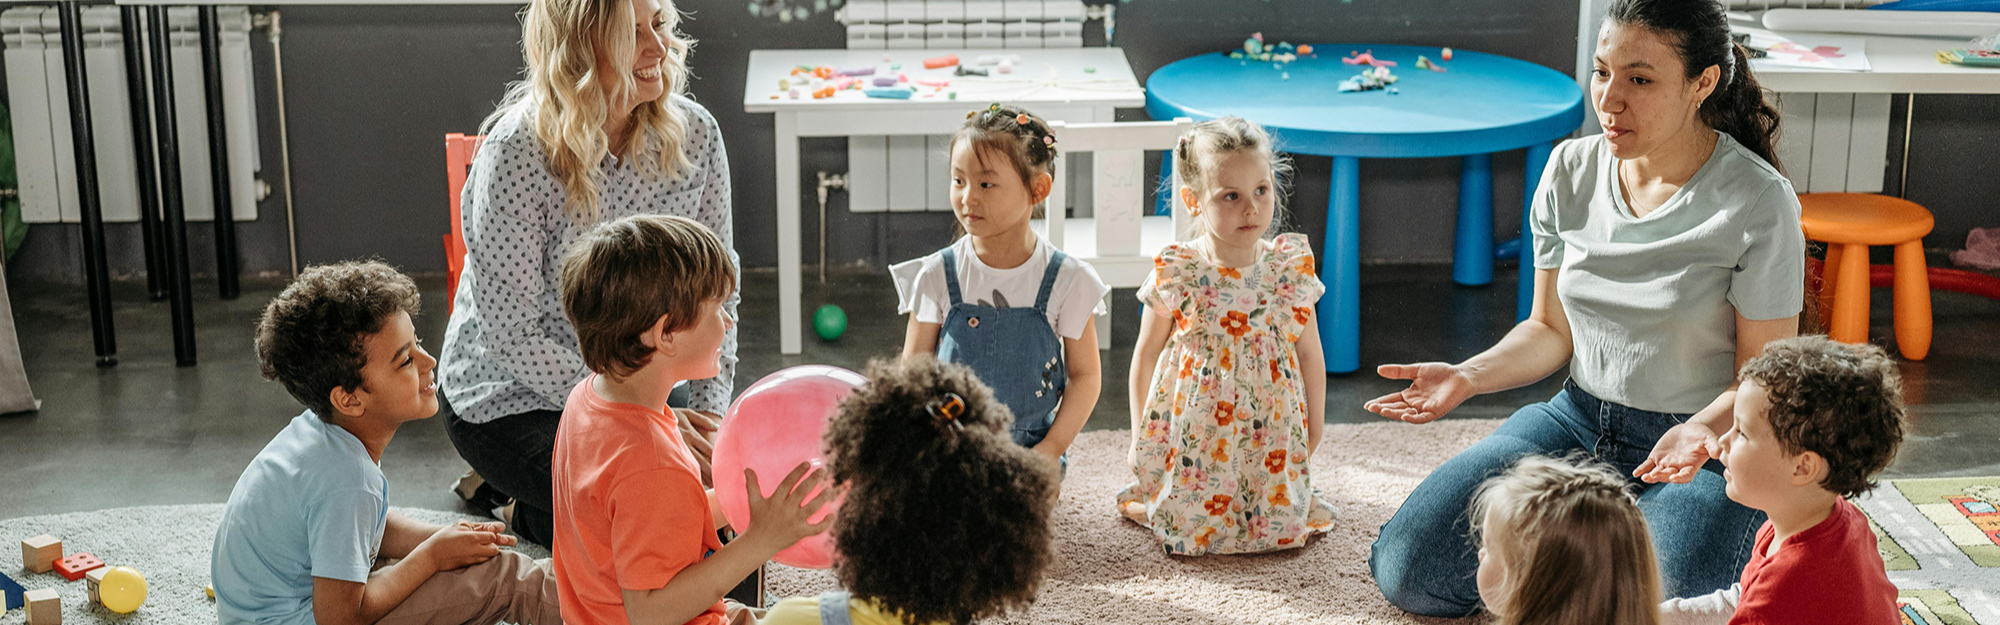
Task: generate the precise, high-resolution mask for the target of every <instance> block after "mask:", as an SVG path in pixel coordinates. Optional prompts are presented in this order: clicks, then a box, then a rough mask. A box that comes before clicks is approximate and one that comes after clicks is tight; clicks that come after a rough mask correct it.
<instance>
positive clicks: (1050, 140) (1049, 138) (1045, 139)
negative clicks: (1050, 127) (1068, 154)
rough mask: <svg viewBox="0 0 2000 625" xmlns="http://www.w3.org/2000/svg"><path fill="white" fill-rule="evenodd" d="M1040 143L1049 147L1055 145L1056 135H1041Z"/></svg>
mask: <svg viewBox="0 0 2000 625" xmlns="http://www.w3.org/2000/svg"><path fill="white" fill-rule="evenodd" d="M1042 145H1046V146H1049V147H1056V136H1055V135H1042Z"/></svg>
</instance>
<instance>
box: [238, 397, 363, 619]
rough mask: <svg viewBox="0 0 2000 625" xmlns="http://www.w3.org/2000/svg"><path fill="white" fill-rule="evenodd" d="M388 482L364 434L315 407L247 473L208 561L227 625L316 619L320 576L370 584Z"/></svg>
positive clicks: (295, 421)
mask: <svg viewBox="0 0 2000 625" xmlns="http://www.w3.org/2000/svg"><path fill="white" fill-rule="evenodd" d="M388 515H389V481H388V479H386V478H384V477H383V476H382V466H381V465H379V464H376V462H375V461H374V460H373V459H371V458H369V457H368V450H367V448H365V447H362V445H361V439H358V438H355V437H354V435H353V434H350V433H348V432H347V430H345V429H342V428H341V427H340V426H337V425H334V424H331V423H327V422H325V421H321V420H320V419H319V417H318V416H316V415H314V414H313V413H312V411H310V410H308V411H306V412H305V413H304V414H301V415H299V416H297V417H294V418H293V419H292V422H291V424H290V425H287V426H285V429H284V431H281V432H278V436H277V437H276V438H273V439H271V443H270V444H268V445H265V446H264V451H261V452H258V453H257V457H256V458H255V459H253V460H251V461H250V466H249V467H246V468H244V469H243V477H241V478H238V479H237V480H236V489H235V490H233V491H230V493H229V505H228V506H227V507H226V508H224V509H223V512H222V526H221V528H220V529H218V530H216V532H215V551H214V553H213V554H212V555H211V556H210V560H209V567H210V576H211V578H212V580H211V581H212V583H213V584H214V585H215V600H216V607H217V609H216V613H217V616H218V617H219V618H220V620H221V622H222V624H223V625H234V624H238V623H261V624H286V625H314V620H313V606H312V590H313V579H312V578H314V577H324V578H327V579H337V580H341V581H348V582H364V583H365V582H367V581H368V573H369V571H371V570H373V568H374V563H375V554H376V552H377V550H379V549H380V548H381V546H382V531H383V528H384V527H385V526H386V523H387V522H388V518H389V516H388Z"/></svg>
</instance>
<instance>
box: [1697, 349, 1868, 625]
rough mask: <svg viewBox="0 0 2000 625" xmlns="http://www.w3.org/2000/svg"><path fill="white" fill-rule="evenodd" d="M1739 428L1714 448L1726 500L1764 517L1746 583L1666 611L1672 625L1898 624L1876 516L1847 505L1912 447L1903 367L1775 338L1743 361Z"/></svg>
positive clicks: (1864, 352) (1855, 352) (1856, 352)
mask: <svg viewBox="0 0 2000 625" xmlns="http://www.w3.org/2000/svg"><path fill="white" fill-rule="evenodd" d="M1738 377H1740V378H1741V379H1742V381H1743V384H1742V387H1741V388H1740V390H1738V391H1737V393H1736V425H1735V427H1734V428H1731V429H1730V431H1728V432H1726V433H1724V434H1723V435H1722V438H1721V443H1720V447H1721V449H1720V450H1710V453H1711V454H1713V455H1714V456H1715V457H1717V458H1720V459H1721V460H1722V463H1723V464H1724V465H1725V466H1727V467H1728V470H1726V471H1724V472H1723V474H1722V475H1723V477H1724V478H1725V479H1727V480H1728V484H1729V485H1728V493H1729V498H1730V499H1732V500H1735V501H1736V502H1737V503H1741V504H1743V505H1745V506H1748V507H1751V508H1755V509H1758V510H1762V511H1764V513H1765V514H1768V515H1770V520H1769V521H1766V522H1765V523H1764V527H1763V528H1762V529H1759V530H1758V531H1757V543H1756V550H1755V551H1754V552H1753V553H1752V554H1751V556H1750V563H1749V565H1747V566H1745V567H1743V577H1742V581H1741V582H1740V583H1738V584H1736V585H1734V586H1732V587H1730V588H1728V589H1725V590H1720V591H1717V592H1715V593H1713V594H1709V595H1703V596H1701V597H1695V598H1691V599H1673V600H1669V601H1667V602H1666V603H1664V604H1662V605H1661V606H1660V607H1661V611H1662V612H1663V616H1665V617H1666V618H1665V621H1666V622H1668V623H1723V622H1727V623H1730V624H1731V625H1789V624H1794V623H1796V624H1800V625H1806V624H1813V623H1851V624H1855V625H1891V624H1894V623H1899V622H1901V617H1900V616H1899V613H1898V612H1897V609H1896V587H1895V586H1894V585H1892V584H1890V583H1889V576H1888V574H1887V572H1886V571H1884V570H1883V565H1882V557H1881V556H1880V555H1879V554H1878V553H1877V551H1876V544H1875V533H1874V531H1873V530H1871V529H1869V526H1868V518H1867V517H1865V516H1862V514H1861V510H1860V509H1859V508H1856V507H1855V506H1854V504H1853V503H1851V502H1849V501H1847V499H1848V498H1850V497H1856V496H1859V495H1861V494H1862V493H1865V492H1868V491H1869V490H1871V489H1873V488H1874V487H1875V483H1874V481H1872V479H1871V478H1872V477H1873V476H1874V475H1875V474H1876V473H1878V472H1880V471H1881V470H1882V469H1885V468H1887V467H1888V466H1889V462H1890V461H1891V460H1893V459H1895V456H1896V447H1897V446H1898V445H1899V444H1901V443H1902V441H1903V392H1902V384H1901V381H1900V376H1898V375H1897V373H1896V364H1895V362H1893V361H1891V360H1889V356H1888V355H1887V354H1885V353H1883V351H1882V348H1879V347H1875V346H1873V345H1846V344H1842V343H1836V342H1834V341H1832V340H1830V339H1828V338H1826V337H1824V336H1802V337H1795V338H1788V339H1784V340H1780V341H1774V342H1772V343H1770V344H1769V345H1766V346H1765V347H1764V353H1763V355H1761V356H1758V357H1756V358H1753V359H1751V360H1750V362H1747V363H1744V364H1743V369H1742V371H1741V372H1740V373H1739V374H1738Z"/></svg>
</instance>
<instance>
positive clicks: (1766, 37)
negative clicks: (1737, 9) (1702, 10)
mask: <svg viewBox="0 0 2000 625" xmlns="http://www.w3.org/2000/svg"><path fill="white" fill-rule="evenodd" d="M1734 30H1735V31H1736V32H1739V33H1747V34H1749V35H1750V42H1749V43H1748V44H1746V45H1748V46H1749V47H1750V48H1752V49H1755V50H1763V51H1764V58H1761V59H1757V60H1755V61H1752V64H1753V65H1754V66H1755V67H1761V68H1770V67H1784V68H1800V69H1823V70H1832V71H1846V72H1865V71H1868V69H1869V67H1868V40H1867V39H1864V38H1861V37H1848V36H1842V35H1825V34H1819V33H1775V32H1771V31H1768V30H1764V29H1762V28H1751V27H1746V26H1737V27H1735V28H1734Z"/></svg>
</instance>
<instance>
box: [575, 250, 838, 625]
mask: <svg viewBox="0 0 2000 625" xmlns="http://www.w3.org/2000/svg"><path fill="white" fill-rule="evenodd" d="M735 272H736V270H735V266H734V265H733V264H731V262H730V260H729V252H728V250H726V249H724V248H723V246H722V242H721V240H719V239H717V238H716V237H715V234H714V233H712V232H709V231H708V229H707V228H705V227H703V226H702V225H701V224H698V223H695V222H694V221H691V220H688V219H684V218H680V217H667V216H659V215H640V216H634V217H627V218H625V219H620V220H617V221H614V222H611V223H608V224H604V225H601V226H598V227H597V228H596V229H595V230H594V231H592V232H591V233H589V234H586V235H584V237H583V238H582V239H580V240H578V241H577V242H576V243H575V244H574V247H572V248H571V250H570V253H569V256H568V257H567V258H566V259H564V261H563V270H562V294H563V309H564V310H565V311H566V312H567V313H568V315H569V320H570V323H571V324H572V325H573V326H575V327H576V332H577V338H578V339H579V343H580V345H581V347H582V350H581V351H582V352H583V359H584V362H585V363H586V364H588V365H589V366H590V370H591V371H592V374H591V375H590V376H588V377H585V378H584V379H583V381H582V382H579V383H578V384H577V386H576V388H575V389H574V390H572V391H570V395H569V402H568V405H566V406H564V408H563V419H562V424H561V425H560V426H558V427H557V429H556V444H555V456H554V459H553V463H552V464H553V466H552V467H551V469H552V474H553V476H552V477H553V488H554V504H555V510H554V513H555V545H554V547H555V572H556V583H557V586H558V589H559V592H560V598H561V601H562V606H563V616H564V617H565V618H566V619H567V620H568V621H569V622H570V623H572V624H577V623H580V624H584V625H604V624H612V623H628V622H629V623H634V624H640V623H645V624H649V625H652V624H659V625H678V624H680V623H690V624H697V625H722V624H724V623H734V624H741V623H752V622H755V618H756V616H757V614H758V613H759V612H760V611H758V610H753V609H751V608H746V607H744V606H743V605H741V604H737V603H735V602H724V601H722V596H723V595H724V594H725V593H727V592H728V591H729V590H730V589H731V588H734V587H735V586H736V584H737V583H738V582H740V581H742V580H743V578H745V577H747V576H749V575H750V574H751V573H753V572H755V571H756V570H757V567H759V566H762V565H763V563H764V561H766V560H769V559H770V558H771V556H773V555H775V554H777V552H778V551H779V550H781V549H784V548H786V547H790V546H791V545H792V544H793V543H796V542H798V541H799V540H800V539H802V538H805V537H807V536H811V535H814V534H818V533H820V532H822V531H824V530H825V524H826V522H825V521H822V522H821V523H819V524H813V523H809V522H807V518H808V517H810V516H811V515H812V514H813V513H815V512H818V511H819V509H820V507H821V506H822V505H824V504H825V500H826V498H827V497H828V495H827V493H825V492H822V493H821V494H820V495H819V496H816V497H812V498H811V500H810V501H808V500H807V497H806V495H807V494H808V493H811V492H812V491H813V490H814V488H816V487H817V486H819V485H820V483H821V480H822V475H823V474H822V473H819V472H813V473H811V474H810V475H808V470H809V468H810V467H809V466H808V465H806V464H804V463H800V464H799V466H798V467H796V468H794V469H793V470H792V473H791V475H788V476H786V477H785V480H784V482H782V483H781V484H779V485H778V488H777V492H776V493H775V494H774V495H773V496H772V497H770V498H768V499H767V498H764V497H762V496H761V494H762V492H763V491H762V490H761V489H760V487H759V486H758V483H757V476H756V474H754V473H751V472H749V471H745V473H746V476H745V477H746V478H747V480H748V482H749V488H748V490H749V500H750V515H751V517H752V518H755V519H757V521H758V522H757V524H756V526H755V527H751V528H748V529H747V530H745V531H744V532H743V533H742V535H741V536H739V537H738V538H737V539H736V540H734V541H732V542H730V543H729V544H728V545H726V546H725V545H722V544H721V542H720V541H719V540H717V539H716V533H715V530H716V529H717V528H720V527H722V526H723V525H724V524H725V522H724V521H723V520H722V517H721V516H720V514H719V511H720V508H719V507H718V506H717V505H715V502H714V493H713V492H709V491H705V490H704V489H703V488H702V482H701V468H700V466H699V465H697V464H696V463H695V459H694V454H693V452H692V451H690V450H689V449H688V446H687V443H686V441H684V440H683V439H682V438H681V434H680V430H679V428H678V426H677V424H676V423H675V417H674V413H673V412H672V411H670V410H667V395H668V394H669V393H671V392H672V391H673V388H674V384H675V383H676V382H679V381H681V380H698V379H704V378H709V377H714V376H715V375H716V373H717V371H718V370H719V368H720V364H719V362H718V359H719V357H720V355H721V349H722V340H723V338H724V336H725V335H726V334H727V332H728V329H729V327H730V326H732V325H735V323H736V320H735V319H732V318H730V316H729V315H728V314H727V313H725V312H723V310H722V302H723V300H724V299H726V298H727V297H728V296H729V294H730V291H731V290H732V289H733V288H735V282H736V275H735Z"/></svg>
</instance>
